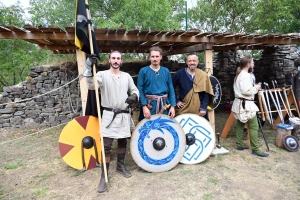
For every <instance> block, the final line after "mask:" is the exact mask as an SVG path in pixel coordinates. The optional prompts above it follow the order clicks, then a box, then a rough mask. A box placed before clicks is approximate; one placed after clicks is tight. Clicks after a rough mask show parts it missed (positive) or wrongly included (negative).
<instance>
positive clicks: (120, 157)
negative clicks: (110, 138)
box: [116, 153, 131, 178]
mask: <svg viewBox="0 0 300 200" xmlns="http://www.w3.org/2000/svg"><path fill="white" fill-rule="evenodd" d="M124 158H125V153H124V154H118V157H117V168H116V170H117V172H119V173H120V174H122V175H123V176H124V177H126V178H130V177H131V173H130V172H129V171H128V170H127V169H126V167H125V165H124Z"/></svg>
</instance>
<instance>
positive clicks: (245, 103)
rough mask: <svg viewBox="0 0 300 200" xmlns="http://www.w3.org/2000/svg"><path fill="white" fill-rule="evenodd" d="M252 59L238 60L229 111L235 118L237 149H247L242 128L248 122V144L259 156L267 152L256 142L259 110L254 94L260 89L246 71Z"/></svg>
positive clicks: (247, 57)
mask: <svg viewBox="0 0 300 200" xmlns="http://www.w3.org/2000/svg"><path fill="white" fill-rule="evenodd" d="M252 62H253V59H252V58H251V57H250V56H245V57H243V58H242V59H241V61H240V68H241V72H240V73H239V74H236V78H235V79H234V85H233V88H234V95H235V99H234V101H233V104H232V109H231V111H232V112H233V114H234V117H235V118H236V119H237V124H236V144H237V150H244V149H249V147H247V146H245V145H244V144H243V141H242V135H243V129H244V125H245V123H248V126H249V129H250V144H251V148H252V154H253V155H256V156H261V157H267V156H269V154H267V153H265V152H262V151H261V150H260V148H259V143H258V121H257V117H256V112H257V111H259V109H258V107H257V106H256V104H255V103H254V95H255V94H256V93H257V92H258V90H260V89H261V88H260V85H259V84H253V80H252V77H251V75H250V74H249V73H248V70H249V68H250V67H251V63H252Z"/></svg>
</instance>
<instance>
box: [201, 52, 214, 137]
mask: <svg viewBox="0 0 300 200" xmlns="http://www.w3.org/2000/svg"><path fill="white" fill-rule="evenodd" d="M204 54H205V55H204V66H205V72H206V73H207V75H208V76H211V75H212V74H213V63H212V60H213V51H212V50H205V53H204ZM208 117H209V123H210V125H211V126H212V128H213V130H214V132H215V131H216V130H215V111H214V110H208Z"/></svg>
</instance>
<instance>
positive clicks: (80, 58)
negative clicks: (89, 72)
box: [76, 50, 88, 116]
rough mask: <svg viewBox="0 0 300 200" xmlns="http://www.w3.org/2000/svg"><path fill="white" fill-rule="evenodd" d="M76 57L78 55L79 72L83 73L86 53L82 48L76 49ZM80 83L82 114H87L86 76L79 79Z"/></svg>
mask: <svg viewBox="0 0 300 200" xmlns="http://www.w3.org/2000/svg"><path fill="white" fill-rule="evenodd" d="M76 57H77V65H78V74H82V72H83V71H84V69H85V59H86V56H85V53H84V52H83V51H81V50H76ZM79 85H80V95H81V105H82V115H83V116H84V115H85V107H86V101H87V95H88V89H87V86H86V80H85V78H81V79H79Z"/></svg>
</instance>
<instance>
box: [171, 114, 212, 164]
mask: <svg viewBox="0 0 300 200" xmlns="http://www.w3.org/2000/svg"><path fill="white" fill-rule="evenodd" d="M175 120H176V121H178V122H179V123H180V125H181V126H182V128H183V130H184V132H185V134H190V135H192V136H193V137H194V141H193V143H192V144H190V145H186V150H185V153H184V155H183V157H182V159H181V160H180V162H181V163H184V164H196V163H200V162H203V161H204V160H206V159H207V158H208V157H209V156H210V154H211V152H212V151H213V149H214V147H215V142H216V137H215V133H214V131H213V128H212V126H211V125H210V123H209V122H208V121H207V120H206V119H205V118H203V117H201V116H199V115H196V114H182V115H179V116H177V117H175Z"/></svg>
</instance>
